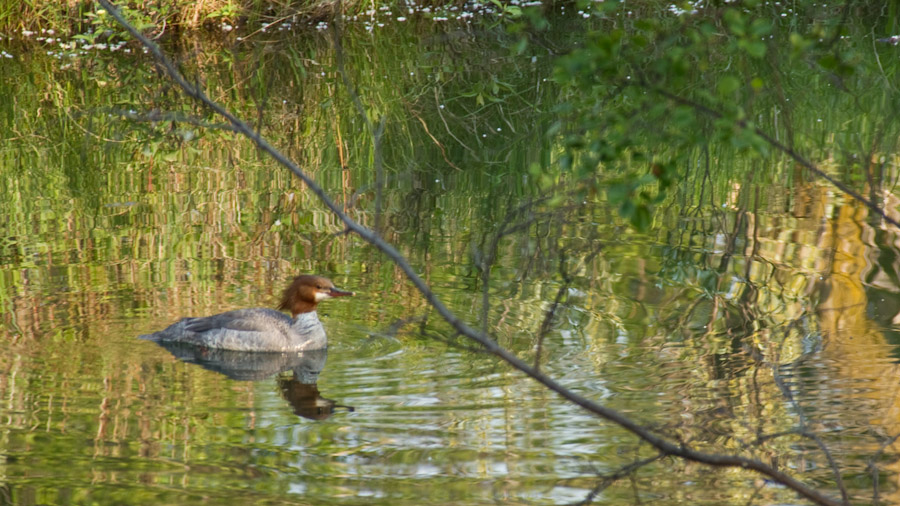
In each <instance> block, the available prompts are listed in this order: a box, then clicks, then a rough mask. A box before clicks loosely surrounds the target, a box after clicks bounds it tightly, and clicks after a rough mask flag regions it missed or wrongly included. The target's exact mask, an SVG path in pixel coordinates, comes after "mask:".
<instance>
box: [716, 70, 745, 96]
mask: <svg viewBox="0 0 900 506" xmlns="http://www.w3.org/2000/svg"><path fill="white" fill-rule="evenodd" d="M740 87H741V81H740V80H738V78H737V77H735V76H733V75H730V74H726V75H724V76H722V78H721V79H719V83H718V84H717V89H718V91H719V95H721V96H723V97H724V96H727V95H731V94H732V93H734V92H735V91H737V89H738V88H740Z"/></svg>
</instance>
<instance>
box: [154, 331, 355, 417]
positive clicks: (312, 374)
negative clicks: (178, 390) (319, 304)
mask: <svg viewBox="0 0 900 506" xmlns="http://www.w3.org/2000/svg"><path fill="white" fill-rule="evenodd" d="M157 344H159V345H160V346H162V347H163V348H165V349H167V350H169V353H171V354H172V355H174V356H175V358H177V359H178V360H181V361H183V362H188V363H191V364H197V365H199V366H201V367H203V368H204V369H209V370H210V371H215V372H217V373H220V374H224V375H225V376H228V377H229V378H231V379H233V380H237V381H261V380H264V379H267V378H271V377H272V376H275V375H278V387H279V390H280V391H281V396H282V397H283V398H284V400H286V401H288V403H290V405H291V407H293V409H294V413H295V414H297V415H299V416H302V417H304V418H309V419H311V420H324V419H326V418H328V417H330V416H331V415H332V414H333V413H334V412H335V411H337V410H338V409H341V408H342V409H346V410H347V411H353V410H354V409H353V407H352V406H342V405H339V404H337V402H335V401H333V400H331V399H326V398H324V397H322V396H321V395H320V394H319V387H318V386H317V385H316V382H317V381H318V379H319V373H321V372H322V369H324V368H325V359H326V358H327V357H328V351H327V350H311V351H302V352H290V353H261V352H253V353H248V352H241V351H231V350H222V349H217V348H205V347H202V346H193V345H190V344H184V343H176V342H158V343H157Z"/></svg>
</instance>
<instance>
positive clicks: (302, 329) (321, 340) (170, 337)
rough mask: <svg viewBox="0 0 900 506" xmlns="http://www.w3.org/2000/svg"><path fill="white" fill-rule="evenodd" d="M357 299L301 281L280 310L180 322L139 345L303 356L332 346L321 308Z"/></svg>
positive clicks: (326, 284)
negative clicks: (318, 311) (331, 301)
mask: <svg viewBox="0 0 900 506" xmlns="http://www.w3.org/2000/svg"><path fill="white" fill-rule="evenodd" d="M349 295H353V292H347V291H344V290H339V289H338V288H335V286H334V283H332V282H331V280H329V279H326V278H323V277H322V276H313V275H310V274H304V275H302V276H297V277H296V278H294V280H293V281H292V282H291V284H290V285H289V286H288V287H287V288H286V289H285V290H284V294H283V296H282V298H281V304H280V305H279V306H278V309H281V310H284V311H290V313H291V317H288V316H287V315H286V314H284V313H281V312H279V311H275V310H274V309H267V308H259V307H257V308H251V309H235V310H234V311H228V312H225V313H221V314H217V315H213V316H204V317H199V318H182V319H181V320H179V321H177V322H175V323H173V324H172V325H170V326H169V327H167V328H166V329H164V330H161V331H159V332H156V333H153V334H147V335H142V336H140V337H141V339H147V340H150V341H157V342H159V341H163V342H181V343H188V344H193V345H197V346H205V347H207V348H219V349H224V350H235V351H269V352H273V351H276V352H277V351H280V352H285V351H304V350H321V349H324V348H326V347H327V346H328V338H327V336H326V335H325V328H324V327H323V326H322V322H320V321H319V317H318V315H317V314H316V306H318V305H319V302H322V301H323V300H325V299H330V298H332V297H345V296H349Z"/></svg>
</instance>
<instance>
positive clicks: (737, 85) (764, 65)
mask: <svg viewBox="0 0 900 506" xmlns="http://www.w3.org/2000/svg"><path fill="white" fill-rule="evenodd" d="M578 5H579V7H580V8H581V9H582V10H583V11H584V12H589V13H591V15H592V16H593V17H595V18H597V19H598V24H597V25H596V26H595V28H593V29H591V30H589V31H588V32H587V33H586V34H585V36H584V41H583V44H581V45H580V46H579V47H576V48H573V50H571V51H569V52H567V54H565V55H564V56H563V57H562V58H560V59H559V60H558V63H557V67H556V74H555V77H556V80H557V81H558V82H559V83H560V84H562V85H563V86H564V89H565V90H567V99H566V101H565V102H564V104H563V105H561V106H560V108H559V113H560V115H561V117H562V119H561V120H560V121H559V122H558V123H557V126H556V127H555V128H554V131H557V132H559V134H560V136H561V139H562V142H563V144H564V150H565V154H564V155H563V156H562V157H561V159H560V161H561V164H560V167H559V170H561V171H563V172H564V173H566V174H569V175H570V177H572V178H573V179H574V180H576V181H578V182H580V183H581V184H584V185H585V189H586V191H596V190H597V189H598V188H599V187H600V186H603V187H604V188H606V189H607V196H608V199H609V201H610V202H612V203H614V204H617V205H619V206H620V212H621V214H622V215H623V216H624V217H625V218H627V219H629V220H630V221H631V223H632V224H633V225H634V226H636V227H638V228H639V229H646V228H647V227H649V225H650V220H651V216H652V209H653V207H654V206H655V205H657V204H658V203H660V202H661V201H662V200H664V199H665V196H666V194H667V193H668V192H669V190H670V188H671V187H672V185H673V183H674V182H676V181H678V182H681V181H684V180H686V178H685V174H686V173H687V172H689V171H690V170H691V168H692V167H695V166H697V165H699V164H700V163H701V160H705V162H704V163H706V164H707V167H709V161H710V158H712V160H713V161H714V162H718V163H713V166H721V165H722V163H724V162H725V159H723V158H722V156H723V155H724V153H722V152H721V149H722V147H724V146H728V147H729V148H728V151H729V154H728V156H730V157H732V159H731V160H730V162H732V163H731V165H737V166H741V165H743V167H744V169H743V171H744V173H746V170H747V169H748V168H749V167H752V166H755V167H758V166H759V165H760V164H763V165H765V164H767V163H770V162H771V161H772V160H774V159H776V158H773V155H784V154H792V152H794V153H796V152H800V153H805V154H807V155H809V154H815V155H817V156H819V155H821V156H824V157H826V158H828V157H834V158H838V159H839V163H841V162H840V161H841V160H843V163H846V164H847V167H848V168H851V169H859V170H857V171H856V172H857V174H856V175H855V176H851V177H850V179H851V180H856V181H867V182H870V183H871V182H872V181H873V177H871V174H870V173H869V171H870V167H868V166H867V165H866V164H865V163H863V164H862V165H859V164H858V161H859V160H868V159H871V158H872V157H873V156H881V155H883V154H884V153H890V152H892V151H893V149H894V148H895V147H896V143H897V133H898V125H897V122H896V121H894V120H893V117H892V116H883V115H884V111H887V110H898V108H900V93H898V92H897V90H896V87H895V86H894V85H893V84H892V83H893V82H895V80H896V74H897V71H898V66H897V64H896V62H897V58H896V54H895V53H896V49H895V48H894V47H893V46H891V45H889V44H885V43H882V42H884V37H885V36H887V35H891V34H893V33H894V32H895V31H897V29H898V21H897V17H896V15H893V16H892V15H891V14H892V13H893V14H896V6H895V5H885V4H881V3H878V2H827V3H823V4H821V5H819V4H818V3H817V2H799V3H798V2H794V3H790V4H788V3H784V4H782V3H781V2H764V1H761V0H746V1H743V2H723V3H715V2H713V3H711V4H709V5H706V3H705V2H694V3H685V4H684V5H683V6H682V7H676V6H675V5H672V6H671V7H669V11H671V13H672V14H671V15H668V16H667V15H662V16H660V15H658V14H657V15H652V14H651V12H653V11H654V10H655V11H656V12H657V13H658V12H661V11H664V10H666V2H653V1H648V2H641V3H639V4H638V5H633V4H631V3H630V2H629V3H627V4H626V3H625V2H622V3H618V2H603V3H600V4H596V3H592V2H581V3H579V4H578ZM535 19H537V22H535V21H534V20H535ZM530 23H531V26H532V27H533V29H536V30H539V29H541V28H543V27H545V26H546V25H547V23H546V21H544V20H543V18H541V17H540V16H534V15H532V16H531V22H530ZM873 50H874V52H875V58H871V57H870V56H869V55H868V54H866V53H870V52H872V51H873ZM879 54H881V55H882V56H883V57H882V58H880V59H879V58H878V57H879ZM811 96H817V97H827V100H828V101H829V103H830V105H831V107H830V110H822V109H821V108H819V107H815V106H813V105H812V103H811V102H810V97H811ZM816 115H817V116H818V117H817V118H815V117H814V116H816ZM825 115H830V116H837V117H840V118H841V120H842V121H845V122H846V123H845V128H842V129H841V130H840V131H839V132H838V134H837V137H836V138H835V139H832V140H830V141H837V142H829V143H827V144H829V145H826V141H825V139H823V138H821V137H819V138H817V137H816V135H815V133H813V134H812V135H811V134H810V133H809V132H815V129H814V128H809V127H810V126H811V122H814V121H818V122H821V121H822V118H823V116H825ZM811 116H812V117H811ZM871 123H874V124H876V125H878V127H877V128H876V129H874V130H873V129H871V128H868V129H867V128H866V127H865V125H866V124H871ZM713 146H716V147H718V150H719V152H715V151H716V148H715V147H713ZM710 150H713V151H714V152H713V153H711V152H710ZM701 155H702V156H701ZM735 156H736V157H737V158H733V157H735ZM735 161H737V162H738V163H733V162H735ZM735 169H737V171H736V172H735V173H734V177H735V178H736V179H738V180H739V179H741V178H742V177H743V176H742V174H741V172H742V171H741V170H740V169H739V167H734V166H733V167H732V168H731V170H735ZM762 177H766V175H765V171H763V174H762ZM874 179H877V178H874Z"/></svg>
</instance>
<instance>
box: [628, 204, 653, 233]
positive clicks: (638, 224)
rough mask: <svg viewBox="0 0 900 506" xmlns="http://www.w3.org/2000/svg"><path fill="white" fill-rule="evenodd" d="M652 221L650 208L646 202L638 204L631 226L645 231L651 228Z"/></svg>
mask: <svg viewBox="0 0 900 506" xmlns="http://www.w3.org/2000/svg"><path fill="white" fill-rule="evenodd" d="M651 222H652V219H651V216H650V209H649V208H648V207H647V206H646V205H644V204H641V205H639V206H637V208H636V209H635V210H634V214H632V216H631V226H633V227H634V228H636V229H638V230H640V231H641V232H644V231H646V230H647V229H649V228H650V223H651Z"/></svg>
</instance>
